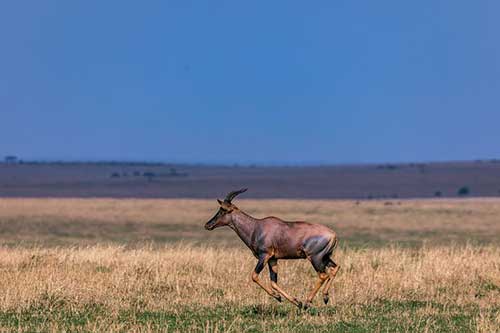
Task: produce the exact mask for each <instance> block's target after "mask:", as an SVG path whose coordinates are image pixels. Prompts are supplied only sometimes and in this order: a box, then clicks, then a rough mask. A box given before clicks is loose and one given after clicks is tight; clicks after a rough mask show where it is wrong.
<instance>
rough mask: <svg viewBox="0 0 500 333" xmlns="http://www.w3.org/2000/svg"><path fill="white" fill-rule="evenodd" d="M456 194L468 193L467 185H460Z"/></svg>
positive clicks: (463, 194) (464, 194)
mask: <svg viewBox="0 0 500 333" xmlns="http://www.w3.org/2000/svg"><path fill="white" fill-rule="evenodd" d="M457 194H458V195H459V196H461V197H463V196H466V195H469V194H470V189H469V187H467V186H462V187H461V188H459V189H458V191H457Z"/></svg>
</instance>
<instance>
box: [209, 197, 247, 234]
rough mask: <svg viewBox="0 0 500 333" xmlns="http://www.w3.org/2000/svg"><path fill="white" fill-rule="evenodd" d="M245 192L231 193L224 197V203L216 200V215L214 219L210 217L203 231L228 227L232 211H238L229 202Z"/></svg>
mask: <svg viewBox="0 0 500 333" xmlns="http://www.w3.org/2000/svg"><path fill="white" fill-rule="evenodd" d="M246 190H247V189H246V188H244V189H241V190H238V191H232V192H230V193H229V194H228V195H226V198H225V199H224V201H222V200H219V199H217V202H218V203H219V210H218V211H217V213H215V215H214V217H212V218H211V219H210V221H208V222H207V223H206V224H205V229H207V230H213V229H215V228H218V227H223V226H225V225H229V224H230V223H231V220H232V217H231V213H232V212H233V211H234V210H237V209H238V208H237V207H236V206H235V205H233V204H232V203H231V200H233V199H234V198H235V197H236V196H237V195H238V194H241V193H243V192H245V191H246Z"/></svg>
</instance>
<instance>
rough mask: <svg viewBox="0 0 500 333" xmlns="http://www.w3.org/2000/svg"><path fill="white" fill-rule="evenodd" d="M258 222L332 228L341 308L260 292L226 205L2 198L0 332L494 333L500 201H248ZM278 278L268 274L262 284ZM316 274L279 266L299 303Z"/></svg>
mask: <svg viewBox="0 0 500 333" xmlns="http://www.w3.org/2000/svg"><path fill="white" fill-rule="evenodd" d="M236 204H237V205H238V206H239V207H240V208H241V209H242V210H244V211H246V212H248V213H250V214H251V215H253V216H255V217H264V216H268V215H275V216H279V217H282V218H284V219H286V220H290V221H294V220H307V221H310V222H318V223H323V224H326V225H329V226H331V227H332V228H333V229H334V230H335V231H337V233H338V234H339V238H340V244H339V247H338V249H337V251H336V252H335V254H334V259H335V261H336V262H338V263H339V264H340V265H341V270H340V272H339V274H338V276H337V279H336V280H335V282H334V294H333V296H332V299H331V302H330V303H329V304H328V305H324V304H323V303H322V302H321V297H317V299H316V300H315V302H314V305H315V306H314V307H313V308H312V309H309V310H307V311H300V310H298V309H296V308H294V307H293V306H292V305H290V304H288V303H278V302H276V301H274V300H273V299H271V298H269V297H268V296H267V295H266V294H265V293H264V292H263V291H262V290H260V289H259V288H258V287H257V286H256V285H254V284H253V282H251V279H250V273H251V271H252V270H253V268H254V265H255V263H256V260H255V258H253V256H252V255H251V253H250V251H249V250H248V249H246V248H245V246H244V245H243V243H241V241H239V239H238V238H237V236H236V235H235V234H234V232H233V231H231V230H229V229H226V230H224V229H216V230H214V231H211V232H208V231H206V230H204V229H203V225H204V223H205V222H206V221H207V220H208V219H209V218H210V217H211V216H212V215H213V214H214V213H215V211H216V209H217V204H216V202H215V201H214V200H193V199H189V200H188V199H154V200H153V199H149V200H146V199H11V198H6V199H0V242H1V247H0V254H1V255H0V291H1V295H0V330H3V331H21V332H22V331H96V332H102V331H109V332H129V331H136V332H150V331H166V332H177V331H178V332H189V331H194V332H207V331H208V332H226V331H233V332H242V331H245V332H260V331H265V332H270V331H276V332H310V331H313V332H332V331H338V332H377V331H383V332H396V331H397V332H401V331H403V332H404V331H406V332H410V331H411V332H434V331H454V332H458V331H460V332H494V331H498V327H499V326H500V301H499V300H500V218H499V217H500V200H498V199H494V198H490V199H435V200H397V199H396V200H365V201H353V200H338V201H337V200H237V201H236ZM262 278H263V280H264V281H267V280H268V272H267V268H266V269H265V270H264V271H263V273H262ZM314 281H315V273H314V271H313V269H312V267H311V265H310V264H309V263H308V262H307V261H304V260H301V261H292V260H290V261H286V260H284V261H280V264H279V283H280V284H281V285H282V287H283V288H284V289H285V290H287V291H289V292H290V293H291V294H292V295H294V296H296V297H298V298H304V296H305V295H306V293H307V292H308V291H309V290H310V289H311V288H312V286H313V284H314Z"/></svg>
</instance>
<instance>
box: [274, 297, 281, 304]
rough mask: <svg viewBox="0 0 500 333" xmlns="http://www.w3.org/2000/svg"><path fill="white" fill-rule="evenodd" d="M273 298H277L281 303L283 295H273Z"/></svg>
mask: <svg viewBox="0 0 500 333" xmlns="http://www.w3.org/2000/svg"><path fill="white" fill-rule="evenodd" d="M273 297H274V298H276V300H277V301H278V302H280V303H281V301H282V299H281V295H273Z"/></svg>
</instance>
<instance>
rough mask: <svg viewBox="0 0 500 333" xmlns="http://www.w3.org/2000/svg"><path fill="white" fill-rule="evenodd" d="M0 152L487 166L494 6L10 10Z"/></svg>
mask: <svg viewBox="0 0 500 333" xmlns="http://www.w3.org/2000/svg"><path fill="white" fill-rule="evenodd" d="M1 7H2V8H1V10H0V43H1V44H0V45H1V52H0V113H1V118H0V155H2V154H4V155H7V154H17V155H19V156H21V157H23V158H25V159H66V160H154V161H172V162H188V163H197V162H202V163H261V164H268V163H277V164H314V163H357V162H362V163H368V162H385V161H391V162H399V161H431V160H440V161H441V160H465V159H476V158H498V157H500V144H499V143H500V130H499V123H500V108H499V106H500V42H499V39H498V33H499V32H500V20H499V19H498V18H499V16H498V13H500V3H499V2H498V1H493V0H491V1H456V0H453V1H452V0H449V1H439V0H429V1H427V0H425V1H413V2H409V1H318V2H312V3H311V2H304V1H253V2H249V1H210V2H208V1H206V2H201V1H186V0H182V1H147V2H141V3H139V2H131V1H50V0H48V1H11V2H5V3H3V4H2V5H1Z"/></svg>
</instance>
